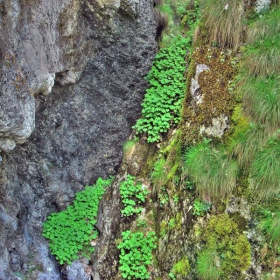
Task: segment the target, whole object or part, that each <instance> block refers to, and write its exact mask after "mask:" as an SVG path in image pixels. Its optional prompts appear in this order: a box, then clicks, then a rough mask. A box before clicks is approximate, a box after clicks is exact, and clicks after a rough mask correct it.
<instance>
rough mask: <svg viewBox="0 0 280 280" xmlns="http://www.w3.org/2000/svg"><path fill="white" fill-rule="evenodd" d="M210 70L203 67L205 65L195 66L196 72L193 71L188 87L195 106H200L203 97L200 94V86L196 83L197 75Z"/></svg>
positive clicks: (205, 66)
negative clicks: (193, 75)
mask: <svg viewBox="0 0 280 280" xmlns="http://www.w3.org/2000/svg"><path fill="white" fill-rule="evenodd" d="M208 70H210V68H209V67H208V66H207V65H205V64H198V65H197V66H196V71H195V77H194V78H192V82H191V86H190V92H191V95H192V98H193V101H194V103H195V104H197V105H198V104H200V103H201V102H202V101H203V96H202V94H201V92H200V85H199V83H198V78H199V75H200V74H201V73H202V72H203V71H208Z"/></svg>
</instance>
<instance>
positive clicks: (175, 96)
mask: <svg viewBox="0 0 280 280" xmlns="http://www.w3.org/2000/svg"><path fill="white" fill-rule="evenodd" d="M188 47H190V39H189V38H183V37H178V38H177V40H176V42H174V44H173V45H172V46H170V47H167V48H163V49H161V50H160V51H159V53H158V54H157V55H156V58H155V61H154V63H153V67H152V69H151V70H150V72H149V74H148V76H147V80H148V81H149V84H150V87H149V88H148V89H147V90H146V94H145V97H144V100H143V103H142V107H143V109H142V117H141V119H139V120H138V121H137V122H136V125H135V126H134V127H133V128H135V129H136V132H137V133H147V135H148V138H147V141H148V142H157V141H159V140H160V135H161V134H162V133H165V132H167V131H168V129H169V128H170V126H171V125H172V124H174V125H176V124H178V122H179V120H180V111H181V102H182V99H183V96H184V92H185V78H184V73H185V70H186V62H185V59H184V58H185V55H186V50H187V48H188Z"/></svg>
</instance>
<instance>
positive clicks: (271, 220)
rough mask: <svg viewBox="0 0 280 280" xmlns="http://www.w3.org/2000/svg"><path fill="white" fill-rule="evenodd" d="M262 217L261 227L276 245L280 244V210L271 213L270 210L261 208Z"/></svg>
mask: <svg viewBox="0 0 280 280" xmlns="http://www.w3.org/2000/svg"><path fill="white" fill-rule="evenodd" d="M261 215H262V219H261V221H260V223H259V228H260V229H261V230H262V231H263V232H264V233H265V235H266V237H267V238H268V239H269V240H270V241H271V242H272V243H273V244H275V245H278V246H279V245H280V211H277V212H276V213H271V212H270V211H269V210H266V209H261Z"/></svg>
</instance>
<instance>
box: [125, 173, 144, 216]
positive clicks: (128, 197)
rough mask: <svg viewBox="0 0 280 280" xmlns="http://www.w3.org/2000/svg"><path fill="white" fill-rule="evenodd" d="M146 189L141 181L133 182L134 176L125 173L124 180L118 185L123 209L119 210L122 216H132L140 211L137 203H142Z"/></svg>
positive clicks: (140, 208)
mask: <svg viewBox="0 0 280 280" xmlns="http://www.w3.org/2000/svg"><path fill="white" fill-rule="evenodd" d="M147 194H148V191H147V190H146V189H145V188H143V186H142V184H141V183H135V177H134V176H131V175H129V174H128V175H127V177H126V180H125V181H124V182H122V183H121V185H120V195H121V198H122V203H123V205H124V209H122V210H121V213H122V215H123V216H126V217H128V216H132V215H134V214H138V213H140V212H141V211H142V207H140V206H139V204H141V203H144V202H145V200H146V197H147Z"/></svg>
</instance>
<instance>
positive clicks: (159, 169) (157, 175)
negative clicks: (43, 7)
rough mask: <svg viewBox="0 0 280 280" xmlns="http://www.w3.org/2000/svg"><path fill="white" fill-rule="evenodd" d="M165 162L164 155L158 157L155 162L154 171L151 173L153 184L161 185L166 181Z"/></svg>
mask: <svg viewBox="0 0 280 280" xmlns="http://www.w3.org/2000/svg"><path fill="white" fill-rule="evenodd" d="M165 163H166V161H165V158H164V157H162V158H160V159H158V160H157V161H156V162H155V164H154V168H153V172H152V174H151V178H152V182H153V184H155V185H160V184H162V183H163V182H164V180H165V177H166V167H165Z"/></svg>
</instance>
